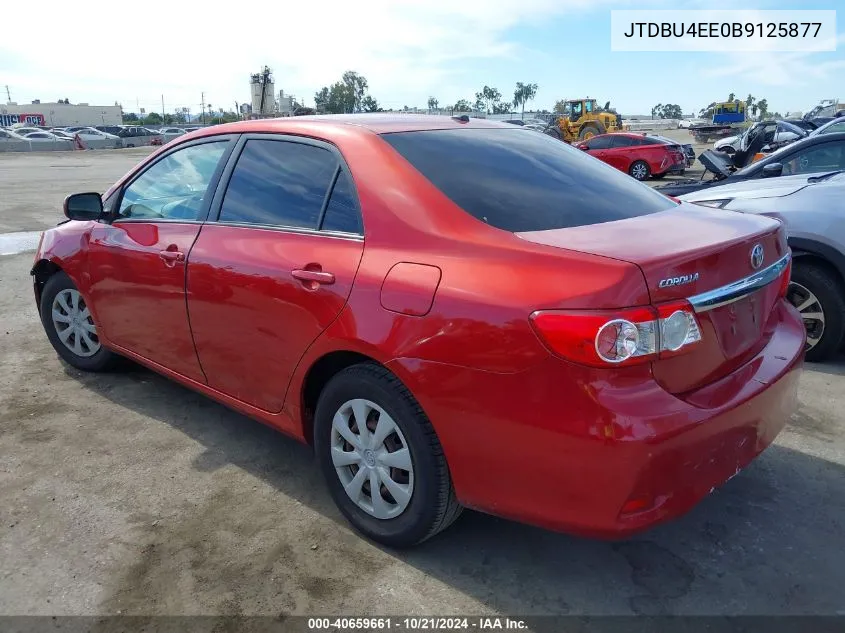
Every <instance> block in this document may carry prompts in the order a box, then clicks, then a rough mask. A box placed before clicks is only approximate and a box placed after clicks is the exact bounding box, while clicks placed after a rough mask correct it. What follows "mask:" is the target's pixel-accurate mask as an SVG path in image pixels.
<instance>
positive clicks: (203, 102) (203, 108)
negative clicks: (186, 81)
mask: <svg viewBox="0 0 845 633" xmlns="http://www.w3.org/2000/svg"><path fill="white" fill-rule="evenodd" d="M202 124H203V125H205V93H204V92H203V93H202Z"/></svg>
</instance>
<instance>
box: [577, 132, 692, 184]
mask: <svg viewBox="0 0 845 633" xmlns="http://www.w3.org/2000/svg"><path fill="white" fill-rule="evenodd" d="M575 146H576V147H577V148H578V149H581V150H584V151H586V152H587V153H588V154H590V155H591V156H595V157H596V158H598V159H599V160H601V161H603V162H605V163H607V164H608V165H610V166H611V167H616V169H618V170H620V171H624V172H625V173H626V174H630V175H631V176H633V177H634V178H636V179H637V180H647V179H648V178H663V176H665V175H666V174H669V173H683V172H684V170H685V169H686V156H685V155H684V152H683V149H682V148H681V146H680V145H678V144H677V143H676V144H674V145H667V144H666V143H665V142H664V141H661V140H660V139H658V138H655V137H654V136H644V135H642V134H634V133H631V132H611V133H609V134H599V135H598V136H594V137H592V138H591V139H589V140H587V141H581V142H580V143H577V144H576V145H575Z"/></svg>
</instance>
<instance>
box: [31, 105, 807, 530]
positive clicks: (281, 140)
mask: <svg viewBox="0 0 845 633" xmlns="http://www.w3.org/2000/svg"><path fill="white" fill-rule="evenodd" d="M65 214H66V215H67V216H68V218H69V221H67V222H65V223H63V224H61V225H60V226H57V227H55V228H52V229H50V230H48V231H45V232H44V234H43V236H42V239H41V242H40V244H39V246H38V250H37V252H36V256H35V263H34V267H33V269H32V274H33V277H34V290H35V298H36V301H37V305H38V309H39V312H40V316H41V322H42V324H43V327H44V329H45V331H46V334H47V337H48V338H49V340H50V342H51V343H52V345H53V347H54V348H55V350H56V351H57V353H58V354H59V356H60V357H61V358H63V359H64V360H65V361H66V362H68V363H70V364H71V365H73V366H74V367H77V368H79V369H83V370H88V371H102V370H105V369H106V368H107V367H109V366H110V365H111V363H112V362H113V361H114V360H115V358H116V357H117V356H118V355H120V356H125V357H128V358H131V359H133V360H135V361H137V362H139V363H142V364H143V365H146V366H147V367H149V368H150V369H152V370H155V371H157V372H160V373H161V374H163V375H165V376H168V377H170V378H172V379H173V380H176V381H178V382H180V383H182V384H184V385H186V386H188V387H190V388H192V389H194V390H196V391H199V392H200V393H203V394H205V395H207V396H209V397H210V398H214V399H215V400H218V401H219V402H222V403H224V404H226V405H227V406H229V407H232V408H233V409H235V410H237V411H240V412H242V413H244V414H246V415H248V416H251V417H253V418H255V419H257V420H260V421H261V422H263V423H265V424H267V425H269V426H271V427H274V428H276V429H278V430H279V431H282V432H284V433H287V434H289V435H291V436H293V437H295V438H296V439H298V440H300V441H302V442H306V443H308V444H310V445H311V446H312V447H313V449H314V451H315V453H316V456H317V461H318V463H319V466H320V468H321V470H322V472H323V475H324V477H325V479H326V482H327V485H328V488H329V491H330V493H331V495H332V497H333V499H334V501H335V503H336V504H337V505H338V507H339V508H340V510H341V512H342V513H343V514H344V515H345V516H346V517H347V519H348V520H349V521H350V522H351V523H352V525H354V526H355V527H356V528H357V529H358V530H360V531H361V532H362V533H364V534H365V535H367V536H368V537H370V538H372V539H374V540H377V541H379V542H381V543H385V544H388V545H391V546H408V545H413V544H415V543H418V542H420V541H423V540H425V539H427V538H429V537H430V536H432V535H434V534H436V533H437V532H439V531H440V530H442V529H444V528H445V527H447V526H448V525H449V524H450V523H451V522H452V521H453V520H454V519H455V518H456V517H457V516H458V514H459V513H460V511H461V509H462V508H463V507H470V508H474V509H478V510H482V511H485V512H490V513H493V514H497V515H501V516H505V517H510V518H513V519H516V520H520V521H525V522H529V523H533V524H537V525H541V526H545V527H548V528H552V529H559V530H567V531H572V532H576V533H582V534H587V535H595V536H610V537H615V536H621V535H625V534H629V533H632V532H635V531H637V530H641V529H643V528H646V527H648V526H651V525H654V524H655V523H658V522H660V521H664V520H666V519H669V518H671V517H675V516H678V515H679V514H682V513H683V512H685V511H687V510H688V509H690V508H691V507H692V506H693V505H694V504H695V503H697V502H698V501H699V500H700V499H702V498H703V497H704V496H706V495H707V494H708V493H710V491H712V490H713V488H714V487H715V486H718V485H720V484H722V483H723V482H725V481H726V480H727V479H729V478H730V477H732V476H734V475H735V474H736V473H737V472H738V471H739V470H740V469H742V468H743V467H745V466H746V465H747V464H748V463H749V462H750V461H751V460H752V459H754V457H755V456H756V455H757V454H759V453H760V452H761V451H762V450H763V449H765V448H766V447H767V446H768V445H769V444H770V443H771V442H772V441H773V440H774V438H775V436H776V435H777V434H778V432H779V431H780V430H781V429H782V428H783V426H784V424H785V423H786V420H787V419H788V418H789V416H790V414H791V412H792V410H793V409H794V404H795V399H796V393H797V385H798V377H799V373H800V368H801V364H802V360H803V354H804V342H805V328H804V324H803V322H802V320H801V316H800V315H799V314H798V312H797V311H796V309H795V308H794V307H793V306H792V305H791V304H790V303H789V302H788V301H787V300H786V299H785V298H784V297H785V293H786V288H787V285H788V282H789V271H790V261H791V260H790V257H791V255H790V251H789V248H788V246H787V243H786V236H785V233H784V229H783V227H782V225H781V224H780V223H779V222H778V221H776V220H773V219H771V218H767V217H764V216H759V215H753V214H741V213H735V212H732V211H723V210H721V209H714V208H708V207H703V206H698V205H694V204H688V203H678V202H676V201H673V200H671V199H669V198H668V197H666V196H663V195H661V194H660V193H657V192H655V191H653V190H652V189H651V188H649V187H647V186H645V185H643V184H641V183H638V182H635V181H634V180H633V179H631V178H628V177H626V176H624V175H622V174H620V173H619V172H617V171H616V170H614V169H611V168H610V167H608V166H607V165H603V164H602V163H601V162H599V161H596V160H593V159H591V158H589V157H587V156H585V155H584V154H583V153H582V152H580V151H578V150H576V149H574V148H573V147H570V146H569V145H567V144H565V143H561V142H560V141H557V140H555V139H553V138H551V137H549V136H546V135H545V134H538V133H537V132H535V131H532V130H526V129H522V128H520V127H516V126H513V125H507V124H501V123H495V122H490V121H484V120H478V119H470V118H469V117H455V118H450V117H435V116H400V117H396V116H384V115H382V116H379V115H363V116H362V115H352V116H340V115H338V116H331V117H291V118H286V119H266V120H256V121H244V122H238V123H231V124H226V125H216V126H214V127H211V128H206V129H203V130H199V131H197V132H193V133H190V134H186V135H184V136H181V137H179V138H178V139H176V140H174V141H172V142H171V143H170V144H169V145H167V146H165V147H163V148H161V149H159V150H158V151H157V152H155V153H154V154H152V155H151V156H149V157H148V158H147V159H145V160H144V161H143V162H142V163H141V164H140V165H138V166H137V167H136V168H135V169H133V170H132V171H131V172H130V173H129V174H127V175H126V176H124V177H123V178H122V179H121V180H120V181H119V182H117V183H116V184H115V185H114V186H113V187H112V188H111V189H109V191H107V192H106V193H105V194H104V195H103V196H102V197H101V196H100V195H99V194H96V193H81V194H76V195H72V196H69V197H68V198H67V199H66V201H65ZM53 368H55V367H53ZM149 395H150V397H151V398H155V397H156V394H155V393H150V394H149ZM80 415H81V416H84V415H85V413H84V412H80ZM179 415H181V413H179ZM151 423H154V422H151ZM143 433H144V431H143V429H139V438H142V437H143ZM142 442H143V440H141V443H139V451H143V450H144V447H143V444H142ZM150 450H151V451H152V450H155V447H150Z"/></svg>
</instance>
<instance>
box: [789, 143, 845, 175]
mask: <svg viewBox="0 0 845 633" xmlns="http://www.w3.org/2000/svg"><path fill="white" fill-rule="evenodd" d="M837 169H845V142H838V143H825V144H824V145H820V146H816V147H813V148H811V149H808V150H806V151H803V152H798V154H797V155H795V156H793V157H792V158H791V159H789V160H788V161H785V162H784V163H783V175H784V176H788V175H793V174H813V173H819V172H826V171H836V170H837Z"/></svg>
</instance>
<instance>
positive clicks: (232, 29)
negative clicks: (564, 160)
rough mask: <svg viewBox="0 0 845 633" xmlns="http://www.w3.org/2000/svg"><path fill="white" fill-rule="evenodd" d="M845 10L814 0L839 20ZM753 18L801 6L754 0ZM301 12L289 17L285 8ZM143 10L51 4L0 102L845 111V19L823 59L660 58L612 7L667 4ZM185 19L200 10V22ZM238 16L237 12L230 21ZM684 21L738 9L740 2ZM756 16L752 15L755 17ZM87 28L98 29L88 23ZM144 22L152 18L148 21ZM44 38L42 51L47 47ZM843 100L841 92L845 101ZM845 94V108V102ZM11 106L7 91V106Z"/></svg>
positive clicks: (9, 47)
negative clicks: (624, 30) (256, 92)
mask: <svg viewBox="0 0 845 633" xmlns="http://www.w3.org/2000/svg"><path fill="white" fill-rule="evenodd" d="M840 2H841V0H822V1H820V2H815V3H814V4H813V6H812V7H811V8H813V9H836V8H837V5H838V4H840ZM749 3H750V5H751V7H750V8H754V9H801V8H805V7H802V6H800V5H801V4H802V3H793V4H791V5H790V4H788V3H785V2H783V1H773V0H772V1H765V0H764V1H757V2H755V1H754V0H749ZM286 5H290V6H286ZM217 6H218V7H219V8H214V7H213V6H212V5H211V4H208V3H206V4H204V5H201V8H200V5H197V4H196V3H193V4H191V3H188V4H181V5H180V3H173V2H163V1H162V0H147V1H146V2H143V3H140V4H138V5H131V4H130V3H125V2H121V3H114V2H109V3H106V2H105V1H102V0H78V1H77V2H76V3H73V5H72V6H71V5H66V4H65V3H61V4H60V3H59V2H58V0H44V1H43V2H40V3H39V13H43V14H44V15H50V16H51V18H50V19H49V20H38V21H37V29H34V30H33V29H31V28H12V27H9V28H5V29H3V37H2V38H0V91H3V92H4V88H5V86H7V85H8V88H9V92H10V93H11V97H12V101H15V102H17V103H21V104H23V103H29V102H31V101H32V100H33V99H40V100H42V101H45V102H46V101H55V100H57V99H64V98H69V99H70V101H71V103H80V102H85V103H90V104H92V105H112V104H114V103H115V102H117V103H120V104H121V105H122V106H123V108H124V111H127V112H137V111H138V109H139V108H145V109H146V111H147V112H149V111H153V110H155V111H157V112H161V110H162V96H163V98H164V108H165V111H166V112H172V111H174V110H176V109H177V108H182V107H187V108H190V109H191V111H192V112H194V113H196V112H199V110H200V103H201V101H202V100H203V99H204V101H205V103H206V104H209V103H210V104H212V105H213V107H214V108H215V109H218V108H221V107H222V108H224V109H226V110H233V109H234V107H235V103H236V102H238V103H242V102H244V101H249V98H250V97H249V95H250V92H249V76H250V74H251V73H254V72H259V71H260V70H261V68H262V67H263V66H264V65H268V66H270V68H271V69H272V70H273V74H274V76H275V83H276V92H277V93H278V91H279V90H280V89H281V90H284V91H285V93H286V94H293V95H295V96H296V97H297V99H298V100H299V101H300V102H304V104H305V105H313V103H314V93H315V92H316V91H317V90H319V89H320V88H321V87H322V86H326V85H330V84H331V83H333V82H335V81H337V80H339V79H340V76H341V75H342V73H343V72H344V71H346V70H354V71H356V72H358V73H360V74H362V75H364V77H366V79H367V80H368V82H369V88H370V94H371V95H372V96H373V97H375V98H376V99H377V100H378V101H379V104H380V105H381V106H382V107H385V108H396V109H399V108H402V107H403V106H405V105H407V106H409V107H413V106H418V107H425V106H426V102H427V100H428V97H429V96H434V97H435V98H436V99H437V100H438V102H439V103H440V105H446V104H451V103H454V102H455V101H456V100H457V99H461V98H464V99H468V100H470V101H471V102H472V101H474V94H475V93H476V92H478V91H480V90H481V88H482V87H483V86H484V85H489V86H493V87H496V88H498V89H499V91H500V92H501V93H502V95H503V96H504V97H505V98H506V99H510V98H512V95H513V90H514V84H515V83H516V82H517V81H522V82H530V83H536V84H538V86H539V89H538V92H537V97H536V100H535V101H534V102H533V103H530V104H529V106H532V105H533V106H534V107H536V108H538V109H542V108H546V109H551V108H552V107H553V105H554V103H555V101H557V100H558V99H562V98H575V97H584V96H588V97H594V98H596V99H598V100H599V102H600V103H604V102H605V101H610V102H611V104H612V106H613V107H615V108H617V109H618V110H619V111H620V112H622V113H624V114H647V113H649V112H650V111H651V108H652V106H654V105H655V104H657V103H663V104H666V103H677V104H678V105H680V106H681V108H682V109H683V111H684V112H685V113H689V112H697V111H698V110H699V109H701V108H702V107H704V106H706V105H707V104H708V103H711V102H713V101H719V100H725V99H727V97H728V94H729V93H732V92H733V93H735V94H736V95H737V97H739V98H745V96H746V95H748V94H749V93H751V94H753V95H754V96H755V97H757V98H758V99H760V98H766V99H767V100H768V103H769V110H770V111H778V112H781V113H784V114H785V113H786V112H788V111H805V112H806V111H807V110H809V109H810V108H811V107H812V106H813V105H814V104H815V103H817V102H818V101H819V100H820V99H825V98H840V99H845V19H843V18H842V12H840V15H839V16H837V17H839V19H840V21H841V22H843V24H839V25H837V34H838V47H837V50H836V51H835V52H824V53H771V52H769V53H730V54H729V53H723V52H720V53H714V52H710V53H705V52H696V53H655V52H612V51H611V50H610V11H611V9H646V8H648V9H675V8H677V7H678V5H677V4H676V3H674V2H669V1H668V0H638V1H637V2H636V3H635V2H623V1H609V0H321V1H320V2H292V1H291V0H288V1H287V2H285V1H282V2H275V3H268V4H267V5H266V6H263V7H262V6H260V5H255V4H252V3H247V4H245V5H244V8H243V9H242V10H239V9H237V8H231V7H236V6H237V5H233V4H229V3H227V4H223V3H221V4H218V5H217ZM181 7H189V8H191V9H196V11H195V13H194V14H193V15H192V14H190V13H188V12H186V11H183V10H182V8H181ZM224 7H225V8H224ZM683 7H684V8H701V9H705V8H706V9H719V8H726V9H734V8H737V7H736V3H729V2H726V1H725V0H707V1H705V0H693V1H692V2H687V3H685V4H684V5H683ZM745 8H748V7H745ZM80 16H84V19H83V18H82V17H80ZM139 16H141V17H140V18H139ZM33 34H37V39H36V38H35V37H34V36H33ZM837 90H840V92H837ZM840 93H841V94H840ZM5 100H6V95H5V94H3V93H0V102H5Z"/></svg>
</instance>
